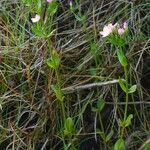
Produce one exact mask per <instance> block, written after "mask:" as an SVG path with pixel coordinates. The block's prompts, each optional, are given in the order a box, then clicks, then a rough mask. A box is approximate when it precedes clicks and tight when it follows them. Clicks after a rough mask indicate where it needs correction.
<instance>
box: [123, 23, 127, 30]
mask: <svg viewBox="0 0 150 150" xmlns="http://www.w3.org/2000/svg"><path fill="white" fill-rule="evenodd" d="M123 28H124V29H125V30H126V29H127V28H128V23H127V22H124V23H123Z"/></svg>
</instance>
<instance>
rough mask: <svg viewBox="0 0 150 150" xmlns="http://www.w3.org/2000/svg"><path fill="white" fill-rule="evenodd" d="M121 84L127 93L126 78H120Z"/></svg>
mask: <svg viewBox="0 0 150 150" xmlns="http://www.w3.org/2000/svg"><path fill="white" fill-rule="evenodd" d="M119 85H120V87H121V89H122V90H123V91H124V92H125V93H127V89H126V81H125V80H122V79H119Z"/></svg>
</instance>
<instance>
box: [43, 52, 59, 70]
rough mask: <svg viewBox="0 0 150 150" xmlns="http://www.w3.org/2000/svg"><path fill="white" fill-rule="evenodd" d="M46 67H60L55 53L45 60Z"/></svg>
mask: <svg viewBox="0 0 150 150" xmlns="http://www.w3.org/2000/svg"><path fill="white" fill-rule="evenodd" d="M46 63H47V65H48V66H49V67H50V68H52V69H57V68H58V67H59V65H60V58H59V55H58V53H57V52H56V51H53V53H52V56H51V58H49V59H47V62H46Z"/></svg>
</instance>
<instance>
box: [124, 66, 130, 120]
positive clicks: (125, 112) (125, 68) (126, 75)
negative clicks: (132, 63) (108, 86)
mask: <svg viewBox="0 0 150 150" xmlns="http://www.w3.org/2000/svg"><path fill="white" fill-rule="evenodd" d="M124 72H125V80H126V90H127V92H126V104H125V111H124V121H125V120H126V118H127V111H128V100H129V94H128V70H127V66H126V67H124Z"/></svg>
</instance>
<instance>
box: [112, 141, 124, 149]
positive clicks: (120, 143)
mask: <svg viewBox="0 0 150 150" xmlns="http://www.w3.org/2000/svg"><path fill="white" fill-rule="evenodd" d="M124 149H125V142H124V140H123V139H122V138H120V139H118V140H117V142H116V143H115V145H114V150H124Z"/></svg>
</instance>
